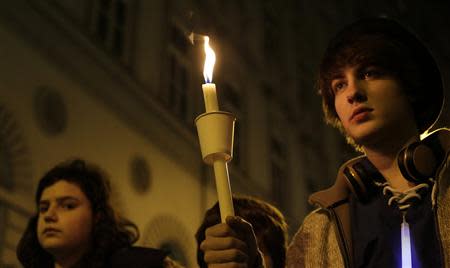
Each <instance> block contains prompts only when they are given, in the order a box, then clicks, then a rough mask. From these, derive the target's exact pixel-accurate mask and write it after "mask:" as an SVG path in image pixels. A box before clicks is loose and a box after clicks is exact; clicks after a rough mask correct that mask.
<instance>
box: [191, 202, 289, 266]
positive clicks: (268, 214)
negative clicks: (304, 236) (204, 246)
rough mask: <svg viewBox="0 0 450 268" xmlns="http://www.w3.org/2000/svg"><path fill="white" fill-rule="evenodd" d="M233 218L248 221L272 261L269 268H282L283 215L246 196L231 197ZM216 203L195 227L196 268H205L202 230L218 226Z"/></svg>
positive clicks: (284, 222)
mask: <svg viewBox="0 0 450 268" xmlns="http://www.w3.org/2000/svg"><path fill="white" fill-rule="evenodd" d="M233 205H234V209H235V214H236V216H239V217H242V218H243V219H245V220H246V221H248V222H250V224H251V225H252V226H253V230H254V231H255V235H256V237H257V238H258V241H260V242H261V243H262V244H263V245H260V247H261V246H264V247H265V248H266V249H267V253H268V254H269V255H270V257H271V258H272V261H273V267H275V268H283V267H284V266H285V263H286V248H287V239H288V238H287V236H288V235H287V228H288V227H287V224H286V221H285V219H284V216H283V214H282V213H281V212H280V211H279V210H278V209H277V208H276V207H274V206H272V205H271V204H269V203H267V202H265V201H262V200H259V199H256V198H254V197H249V196H233ZM220 221H221V219H220V210H219V203H218V202H216V204H215V205H214V206H213V207H211V208H210V209H208V210H207V211H206V213H205V217H204V219H203V222H202V225H201V226H200V227H199V228H198V230H197V232H196V234H195V239H196V240H197V263H198V265H199V266H200V268H206V267H207V265H206V263H205V261H204V253H203V251H202V250H200V243H201V242H202V241H203V240H205V230H206V229H207V228H209V227H211V226H213V225H216V224H218V223H220Z"/></svg>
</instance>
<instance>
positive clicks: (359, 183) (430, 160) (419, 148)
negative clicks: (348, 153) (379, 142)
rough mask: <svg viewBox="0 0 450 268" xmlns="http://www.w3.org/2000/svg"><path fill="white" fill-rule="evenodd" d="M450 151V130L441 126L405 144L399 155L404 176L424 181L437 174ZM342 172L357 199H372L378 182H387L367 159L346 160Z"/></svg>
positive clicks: (412, 180)
mask: <svg viewBox="0 0 450 268" xmlns="http://www.w3.org/2000/svg"><path fill="white" fill-rule="evenodd" d="M449 152H450V129H447V128H440V129H437V130H436V131H433V132H432V133H430V134H429V135H427V136H426V137H425V138H424V139H422V140H421V141H418V142H413V143H411V144H409V145H407V146H406V147H404V148H403V149H402V150H401V151H400V152H399V154H398V156H397V161H398V166H399V168H400V172H401V173H402V175H403V177H405V178H406V179H407V180H408V181H410V182H413V183H416V184H418V183H423V182H426V181H427V180H428V179H429V178H432V177H434V176H436V172H437V171H438V169H439V167H440V166H441V165H442V163H443V161H444V160H445V158H446V156H447V154H448V153H449ZM340 173H342V175H343V177H344V178H345V181H346V183H347V185H348V186H349V188H350V190H351V191H352V192H353V193H354V194H355V196H356V198H357V199H358V200H360V201H362V202H365V201H367V200H368V199H369V197H370V193H371V192H372V191H373V189H374V187H373V186H374V185H375V184H374V182H384V181H385V179H384V178H383V175H381V173H380V172H379V171H378V170H377V169H376V167H375V166H374V165H373V164H372V163H371V162H370V161H369V159H367V157H364V156H363V157H358V158H356V159H353V160H350V161H348V162H347V163H345V164H344V165H343V166H342V167H341V168H340Z"/></svg>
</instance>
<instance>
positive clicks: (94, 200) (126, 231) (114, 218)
mask: <svg viewBox="0 0 450 268" xmlns="http://www.w3.org/2000/svg"><path fill="white" fill-rule="evenodd" d="M61 180H64V181H67V182H70V183H75V184H76V185H78V186H79V187H80V189H81V190H82V192H83V193H84V194H85V195H86V197H87V198H88V199H89V201H90V203H91V207H92V212H93V217H94V218H95V219H96V222H95V224H94V227H93V230H92V243H93V244H92V246H91V247H90V251H89V252H87V253H86V254H85V255H84V256H83V258H82V259H81V260H80V261H79V263H78V265H77V267H104V265H105V262H106V260H107V258H108V257H109V256H110V255H111V253H112V252H114V251H115V250H117V249H119V248H123V247H128V246H131V245H132V244H133V243H134V242H136V241H137V240H138V238H139V232H138V229H137V226H136V225H135V224H134V223H132V222H130V221H128V220H127V219H125V218H122V217H120V216H118V215H117V213H116V212H115V211H114V209H113V207H112V206H111V204H110V195H111V187H110V184H109V180H108V178H107V176H106V175H105V173H104V172H103V171H101V170H100V169H99V168H98V167H97V166H95V165H92V164H87V163H86V162H85V161H83V160H81V159H75V160H72V161H69V162H63V163H61V164H59V165H57V166H56V167H54V168H52V169H51V170H50V171H48V172H47V173H46V174H45V175H44V176H43V177H42V178H41V180H40V181H39V184H38V188H37V191H36V195H35V202H36V206H38V204H39V201H40V199H41V195H42V192H43V191H44V190H45V189H46V188H47V187H49V186H52V185H53V184H55V183H56V182H58V181H61ZM38 217H39V214H38V213H36V215H34V216H33V217H32V218H31V219H30V220H29V222H28V226H27V228H26V229H25V232H24V234H23V236H22V238H21V240H20V242H19V245H18V247H17V257H18V259H19V261H20V262H21V264H22V265H23V266H24V267H25V268H34V267H43V268H45V267H53V257H52V256H51V255H50V254H49V253H47V252H46V251H45V250H44V249H43V248H42V247H41V245H40V244H39V241H38V238H37V233H36V228H37V220H38Z"/></svg>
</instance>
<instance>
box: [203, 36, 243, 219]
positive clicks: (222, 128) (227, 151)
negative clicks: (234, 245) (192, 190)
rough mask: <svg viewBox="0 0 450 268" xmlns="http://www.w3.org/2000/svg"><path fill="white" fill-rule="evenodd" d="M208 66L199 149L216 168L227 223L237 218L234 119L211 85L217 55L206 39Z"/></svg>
mask: <svg viewBox="0 0 450 268" xmlns="http://www.w3.org/2000/svg"><path fill="white" fill-rule="evenodd" d="M205 54H206V59H205V66H204V70H203V75H204V77H205V84H203V85H202V89H203V97H204V100H205V109H206V113H204V114H201V115H200V116H198V117H197V118H196V120H195V124H196V125H197V131H198V136H199V140H200V147H201V151H202V156H203V160H204V161H205V163H207V164H209V165H212V166H213V167H214V175H215V181H216V189H217V197H218V199H219V208H220V217H221V219H222V222H225V219H226V217H227V216H233V215H234V208H233V201H232V195H231V187H230V179H229V175H228V165H227V162H228V161H230V160H231V158H232V151H233V136H234V135H233V132H234V122H235V119H236V118H235V117H234V116H233V115H232V114H230V113H228V112H223V111H219V103H218V101H217V93H216V86H215V84H213V83H212V73H213V68H214V63H215V61H216V55H215V54H214V51H213V50H212V48H211V47H210V46H209V38H208V37H205Z"/></svg>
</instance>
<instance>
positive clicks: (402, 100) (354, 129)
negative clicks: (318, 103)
mask: <svg viewBox="0 0 450 268" xmlns="http://www.w3.org/2000/svg"><path fill="white" fill-rule="evenodd" d="M331 88H332V89H333V91H334V94H335V99H334V105H335V108H336V112H337V114H338V117H339V119H340V121H341V123H342V126H343V128H344V130H345V132H346V134H347V135H348V136H350V137H351V138H352V139H353V140H354V141H355V143H356V144H358V145H361V146H363V148H364V147H365V146H374V145H375V146H385V145H388V144H389V143H390V142H404V140H405V139H407V138H410V137H411V135H414V134H417V127H416V123H415V120H414V114H413V111H412V108H411V105H410V104H409V102H408V99H407V97H406V96H405V94H404V93H403V91H402V88H401V85H400V83H399V82H398V80H397V79H395V78H394V77H392V76H391V75H388V74H387V73H385V72H384V71H383V70H382V69H381V68H378V67H376V66H367V67H364V66H356V67H346V68H343V69H342V71H341V72H339V73H338V76H336V77H335V78H334V79H332V81H331ZM383 143H384V144H383ZM400 145H403V144H400Z"/></svg>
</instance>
